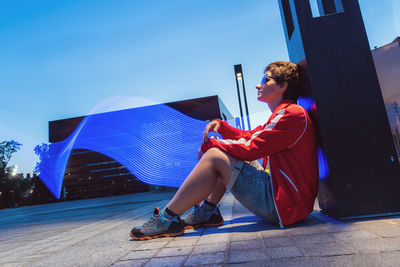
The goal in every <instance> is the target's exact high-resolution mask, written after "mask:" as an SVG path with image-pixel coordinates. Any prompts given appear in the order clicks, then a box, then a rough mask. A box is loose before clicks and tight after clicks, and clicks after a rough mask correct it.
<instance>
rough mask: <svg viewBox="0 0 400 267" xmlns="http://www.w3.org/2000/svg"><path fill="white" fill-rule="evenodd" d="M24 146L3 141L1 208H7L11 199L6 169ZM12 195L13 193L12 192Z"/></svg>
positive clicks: (0, 166)
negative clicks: (13, 156) (14, 155)
mask: <svg viewBox="0 0 400 267" xmlns="http://www.w3.org/2000/svg"><path fill="white" fill-rule="evenodd" d="M21 146H22V144H20V143H18V142H17V141H14V140H11V141H3V142H1V143H0V208H1V207H4V206H7V203H6V202H7V201H8V199H9V198H10V183H9V181H8V180H9V179H6V178H7V175H8V174H6V168H7V164H8V162H9V161H10V159H11V156H12V154H14V153H15V152H17V151H18V150H19V149H20V148H21ZM11 193H12V192H11Z"/></svg>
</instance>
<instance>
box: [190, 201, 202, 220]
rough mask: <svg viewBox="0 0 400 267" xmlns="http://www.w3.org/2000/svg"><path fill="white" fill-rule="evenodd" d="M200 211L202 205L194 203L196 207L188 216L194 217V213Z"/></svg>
mask: <svg viewBox="0 0 400 267" xmlns="http://www.w3.org/2000/svg"><path fill="white" fill-rule="evenodd" d="M199 211H200V205H199V204H196V205H194V209H193V210H192V211H191V212H190V213H189V215H188V218H191V217H193V216H194V214H195V213H196V212H199Z"/></svg>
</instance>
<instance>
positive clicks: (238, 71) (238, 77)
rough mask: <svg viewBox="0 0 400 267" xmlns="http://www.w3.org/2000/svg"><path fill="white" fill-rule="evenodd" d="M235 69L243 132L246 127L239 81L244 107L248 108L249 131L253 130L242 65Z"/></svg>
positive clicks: (235, 66) (236, 66)
mask: <svg viewBox="0 0 400 267" xmlns="http://www.w3.org/2000/svg"><path fill="white" fill-rule="evenodd" d="M234 69H235V79H236V88H237V94H238V99H239V109H240V116H241V118H242V125H243V130H244V128H245V127H244V119H243V110H242V101H241V99H240V90H239V81H240V82H241V84H242V89H243V99H244V106H245V108H246V117H247V125H248V129H249V130H251V126H250V117H249V108H248V106H247V98H246V90H245V87H244V78H243V70H242V65H241V64H237V65H234Z"/></svg>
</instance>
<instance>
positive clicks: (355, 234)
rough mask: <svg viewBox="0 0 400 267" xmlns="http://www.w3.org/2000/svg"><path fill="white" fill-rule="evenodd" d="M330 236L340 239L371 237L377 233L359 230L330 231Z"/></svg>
mask: <svg viewBox="0 0 400 267" xmlns="http://www.w3.org/2000/svg"><path fill="white" fill-rule="evenodd" d="M331 236H332V238H334V239H336V240H342V241H345V240H354V239H371V238H377V237H378V236H377V235H374V234H371V233H368V232H366V231H360V230H358V231H346V232H337V233H332V234H331Z"/></svg>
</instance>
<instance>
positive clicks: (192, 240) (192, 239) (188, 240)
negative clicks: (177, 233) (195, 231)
mask: <svg viewBox="0 0 400 267" xmlns="http://www.w3.org/2000/svg"><path fill="white" fill-rule="evenodd" d="M198 240H199V236H182V237H180V238H175V239H174V240H171V241H170V242H169V243H168V244H167V246H166V247H181V246H183V247H186V246H194V245H195V244H196V243H197V241H198Z"/></svg>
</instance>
